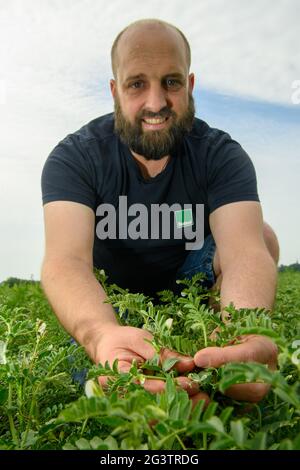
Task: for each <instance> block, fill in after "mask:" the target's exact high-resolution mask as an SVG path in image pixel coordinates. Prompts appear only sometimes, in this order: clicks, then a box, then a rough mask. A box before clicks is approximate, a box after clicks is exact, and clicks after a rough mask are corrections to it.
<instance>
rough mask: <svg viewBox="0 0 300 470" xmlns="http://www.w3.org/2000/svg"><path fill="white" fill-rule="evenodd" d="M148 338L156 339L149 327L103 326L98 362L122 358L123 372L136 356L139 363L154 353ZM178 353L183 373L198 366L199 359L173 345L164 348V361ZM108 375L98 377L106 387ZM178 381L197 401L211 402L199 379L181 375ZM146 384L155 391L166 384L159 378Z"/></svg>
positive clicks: (121, 368)
mask: <svg viewBox="0 0 300 470" xmlns="http://www.w3.org/2000/svg"><path fill="white" fill-rule="evenodd" d="M145 339H147V340H148V341H152V339H153V336H152V335H151V333H149V332H148V331H146V330H142V329H139V328H134V327H131V326H120V325H109V326H108V327H107V328H105V329H104V330H103V332H102V334H101V337H100V340H99V343H98V345H97V353H96V363H97V364H99V363H101V364H102V365H104V364H105V362H106V361H108V363H109V365H110V366H112V364H113V362H114V361H115V360H116V359H118V369H119V372H128V371H129V370H130V368H131V365H132V362H133V361H134V360H135V361H136V362H137V364H142V363H144V362H145V361H146V360H150V359H152V358H153V357H154V355H155V349H154V347H153V346H152V345H151V344H150V343H148V342H147V341H145ZM174 357H176V358H178V359H179V361H178V362H177V363H176V364H175V365H174V368H175V369H176V370H177V371H178V372H179V374H184V373H187V372H191V371H192V370H193V369H194V367H195V363H194V360H193V358H192V357H188V356H183V355H181V354H179V353H177V352H175V351H171V350H169V349H163V350H162V351H161V353H160V362H161V363H163V362H164V361H165V360H166V359H169V358H174ZM107 379H108V377H105V376H100V377H98V380H99V383H100V384H101V386H102V387H104V388H105V386H106V384H107ZM176 381H177V383H178V386H180V387H181V388H183V389H184V390H186V391H187V393H188V394H189V396H190V398H191V400H192V402H193V405H195V404H196V403H197V402H198V401H199V400H203V399H204V400H205V401H206V404H208V403H209V397H208V395H207V394H206V393H204V392H201V391H199V387H198V385H197V384H196V383H195V382H192V381H191V380H190V379H188V378H187V377H184V376H180V375H179V376H178V377H177V379H176ZM143 387H144V388H145V390H147V391H149V392H151V393H160V392H163V390H164V388H165V382H164V381H163V380H159V379H146V380H145V382H144V383H143Z"/></svg>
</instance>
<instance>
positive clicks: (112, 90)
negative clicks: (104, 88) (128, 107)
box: [109, 79, 117, 98]
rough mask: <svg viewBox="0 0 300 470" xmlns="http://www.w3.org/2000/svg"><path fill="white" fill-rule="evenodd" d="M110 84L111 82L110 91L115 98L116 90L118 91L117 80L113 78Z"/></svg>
mask: <svg viewBox="0 0 300 470" xmlns="http://www.w3.org/2000/svg"><path fill="white" fill-rule="evenodd" d="M109 84H110V91H111V94H112V97H113V98H115V96H116V92H117V85H116V81H115V80H113V79H111V80H110V82H109Z"/></svg>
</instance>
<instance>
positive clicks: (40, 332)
mask: <svg viewBox="0 0 300 470" xmlns="http://www.w3.org/2000/svg"><path fill="white" fill-rule="evenodd" d="M36 325H37V333H38V335H39V336H43V334H44V333H45V331H46V327H47V325H46V323H45V322H44V321H42V320H40V319H39V318H38V319H37V322H36Z"/></svg>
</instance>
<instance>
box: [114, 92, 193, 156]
mask: <svg viewBox="0 0 300 470" xmlns="http://www.w3.org/2000/svg"><path fill="white" fill-rule="evenodd" d="M114 108H115V132H116V133H117V134H118V135H119V137H120V139H121V141H122V142H123V143H124V144H125V145H127V146H128V147H129V148H130V149H131V150H132V151H133V152H135V153H137V154H139V155H142V156H143V157H144V158H146V160H160V159H161V158H163V157H165V156H167V155H170V154H172V153H174V152H175V150H176V148H178V147H179V146H180V145H181V143H182V140H183V137H184V135H185V134H186V133H187V132H190V131H191V129H192V127H193V122H194V117H195V104H194V99H193V96H192V95H191V94H189V104H188V109H187V110H186V112H185V113H184V115H183V116H182V117H181V118H178V117H177V114H176V113H175V112H174V111H172V109H170V108H168V107H165V108H163V109H161V111H160V112H159V113H151V112H147V113H146V112H142V113H139V114H138V115H137V116H136V118H135V123H134V124H131V123H130V122H129V121H128V120H127V119H126V118H125V116H124V115H123V113H122V110H121V106H120V102H119V99H118V97H116V98H115V106H114ZM144 117H149V118H150V117H157V118H158V117H171V118H172V121H173V122H172V124H171V126H170V127H169V128H168V129H162V130H157V131H144V130H143V128H142V118H144Z"/></svg>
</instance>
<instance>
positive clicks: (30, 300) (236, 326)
mask: <svg viewBox="0 0 300 470" xmlns="http://www.w3.org/2000/svg"><path fill="white" fill-rule="evenodd" d="M98 274H99V273H98ZM99 275H100V276H101V280H102V282H103V283H104V284H105V277H104V276H103V274H101V273H100V274H99ZM106 288H107V291H108V294H109V295H110V301H111V302H112V304H113V305H114V306H115V307H117V308H118V310H119V314H120V322H121V323H123V324H124V325H125V324H128V325H131V326H138V327H143V328H146V329H147V330H148V331H150V332H151V333H152V334H153V335H154V342H153V345H154V347H155V349H156V351H157V352H159V349H160V348H161V347H168V348H170V349H173V350H176V351H179V352H181V353H183V354H189V355H193V354H194V353H195V352H196V351H197V350H199V349H200V348H202V347H205V346H206V345H208V346H209V345H215V344H217V345H219V346H222V345H225V344H226V343H228V341H229V340H230V339H232V338H233V337H235V336H238V335H242V334H251V333H254V334H264V335H266V336H269V337H271V338H272V339H273V340H274V341H275V342H276V343H277V345H278V347H279V350H280V355H279V369H278V371H275V372H272V371H270V370H268V369H267V368H266V367H265V366H264V365H260V364H250V363H248V364H229V365H226V366H224V367H221V368H220V369H218V370H216V369H206V370H200V369H196V370H194V372H193V374H192V378H193V380H195V381H197V382H198V383H199V385H200V387H201V388H202V389H203V390H205V391H206V392H207V393H208V394H209V395H210V396H211V397H212V402H211V403H210V405H209V406H208V407H207V408H206V409H204V406H203V402H200V403H198V404H197V405H196V407H194V408H193V409H192V404H191V401H190V399H189V398H188V395H187V393H186V392H185V391H183V390H178V389H177V388H176V386H175V380H174V379H175V372H174V370H173V369H172V367H173V365H174V361H172V360H171V361H170V360H169V361H166V362H165V363H163V364H159V363H158V356H155V357H154V358H153V360H151V361H148V362H147V363H145V364H144V366H142V367H140V368H138V367H137V366H136V365H135V364H133V366H132V368H131V371H130V372H129V373H127V374H119V373H118V371H117V367H116V366H117V364H115V365H114V367H112V369H110V368H109V366H108V364H106V365H105V364H103V365H102V366H97V367H96V366H93V365H92V364H91V362H90V361H89V359H88V358H87V356H86V354H85V353H84V351H83V349H82V348H80V347H78V346H77V345H76V344H74V341H72V338H70V336H68V335H67V333H66V332H65V331H64V330H63V329H62V327H60V325H59V324H58V322H57V320H56V317H55V316H54V314H53V312H52V310H51V308H50V307H49V305H48V303H47V301H46V299H45V297H44V295H43V293H42V291H41V288H40V286H39V283H30V282H21V283H19V284H15V285H13V286H10V285H9V283H3V284H2V285H0V449H109V450H113V449H151V450H158V449H163V450H166V449H167V450H170V449H197V450H200V449H283V450H284V449H300V321H299V320H300V273H299V272H289V271H287V272H282V273H280V275H279V286H278V292H277V300H276V307H275V309H274V311H273V312H272V314H271V315H270V314H269V313H268V312H266V311H263V310H252V311H250V310H246V309H245V310H241V311H235V310H234V308H232V307H231V308H230V309H229V310H230V313H231V318H232V321H231V323H230V325H227V326H226V327H225V326H224V325H223V324H222V322H221V321H220V319H219V315H217V314H215V313H213V311H212V310H211V309H209V308H208V307H207V306H206V304H205V303H203V301H205V299H206V298H207V295H208V294H207V293H206V292H205V291H204V290H203V289H202V288H201V278H200V277H199V276H198V277H197V276H196V277H195V278H194V279H193V282H190V283H187V284H186V285H185V286H184V289H183V295H181V296H180V297H175V296H174V295H172V294H171V293H170V292H164V293H162V295H161V303H160V305H153V303H152V302H151V301H150V300H149V299H148V298H146V297H144V296H143V295H140V294H130V293H128V292H126V291H123V290H121V289H118V288H117V287H114V288H108V287H106ZM216 327H219V334H218V336H217V339H216V342H213V341H212V339H211V338H210V335H211V333H212V332H213V331H214V330H215V328H216ZM145 370H147V374H149V371H150V373H151V375H152V376H155V377H160V378H162V379H163V380H165V381H166V391H165V392H164V393H162V394H159V395H151V394H150V393H148V392H146V391H145V390H144V389H143V387H142V385H138V384H137V382H139V383H140V384H141V383H143V380H144V377H145ZM85 372H87V377H86V379H87V380H89V381H88V383H87V385H86V386H85V387H84V385H82V384H81V383H80V382H84V373H85ZM101 374H102V375H110V376H111V377H112V379H111V381H110V384H109V388H108V390H107V391H105V392H104V391H103V390H102V389H101V388H100V387H99V386H98V385H97V380H96V377H97V376H99V375H101ZM147 378H149V375H147ZM255 381H260V382H261V381H263V382H266V383H268V384H270V385H271V391H270V392H269V394H268V395H267V397H266V398H265V399H264V400H263V401H261V402H260V403H258V404H255V405H253V404H252V405H250V404H247V403H241V402H236V401H233V400H231V399H230V398H227V397H225V396H224V395H223V393H222V392H223V391H224V390H226V388H228V387H229V386H230V385H233V384H236V383H243V382H255Z"/></svg>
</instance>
